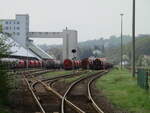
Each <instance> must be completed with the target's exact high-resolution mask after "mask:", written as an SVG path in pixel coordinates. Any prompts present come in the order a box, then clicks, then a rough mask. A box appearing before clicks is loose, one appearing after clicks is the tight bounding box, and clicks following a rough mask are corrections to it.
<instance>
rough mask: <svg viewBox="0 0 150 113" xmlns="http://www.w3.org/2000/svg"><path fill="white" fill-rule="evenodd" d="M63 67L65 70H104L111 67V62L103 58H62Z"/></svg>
mask: <svg viewBox="0 0 150 113" xmlns="http://www.w3.org/2000/svg"><path fill="white" fill-rule="evenodd" d="M63 67H64V69H66V70H71V69H79V68H82V69H93V70H104V69H110V68H112V67H113V64H111V63H108V62H107V61H106V60H105V59H104V58H85V59H82V60H70V59H66V60H64V63H63Z"/></svg>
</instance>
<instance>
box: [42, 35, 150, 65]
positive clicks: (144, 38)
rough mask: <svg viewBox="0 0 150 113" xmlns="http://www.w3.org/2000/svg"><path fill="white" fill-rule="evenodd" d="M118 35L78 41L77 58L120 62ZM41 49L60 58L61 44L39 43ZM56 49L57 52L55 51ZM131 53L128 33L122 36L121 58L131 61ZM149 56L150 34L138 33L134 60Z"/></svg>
mask: <svg viewBox="0 0 150 113" xmlns="http://www.w3.org/2000/svg"><path fill="white" fill-rule="evenodd" d="M120 44H121V41H120V37H117V36H111V37H110V38H109V39H105V38H99V39H94V40H88V41H85V42H79V48H78V53H79V59H83V58H86V57H90V56H94V57H107V58H108V59H109V61H110V62H113V63H114V64H118V63H119V62H120V57H121V56H120V51H121V49H120ZM40 47H42V49H44V50H45V51H47V52H48V53H50V54H54V56H56V58H58V59H59V58H62V57H61V56H62V46H61V45H50V46H48V45H40ZM55 51H57V52H55ZM131 53H132V37H131V36H129V35H125V36H123V54H124V55H123V58H124V60H125V61H128V62H129V63H131V57H132V56H131ZM145 55H146V56H150V35H139V36H138V37H136V62H137V64H138V63H139V62H140V59H142V58H143V57H144V56H145Z"/></svg>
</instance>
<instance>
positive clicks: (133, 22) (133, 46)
mask: <svg viewBox="0 0 150 113" xmlns="http://www.w3.org/2000/svg"><path fill="white" fill-rule="evenodd" d="M132 19H133V20H132V76H133V77H135V0H133V17H132Z"/></svg>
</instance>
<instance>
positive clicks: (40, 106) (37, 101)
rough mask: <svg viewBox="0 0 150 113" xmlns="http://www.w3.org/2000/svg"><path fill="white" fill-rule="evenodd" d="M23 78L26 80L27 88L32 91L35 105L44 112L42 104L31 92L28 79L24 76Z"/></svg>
mask: <svg viewBox="0 0 150 113" xmlns="http://www.w3.org/2000/svg"><path fill="white" fill-rule="evenodd" d="M24 80H25V81H26V83H27V85H28V88H29V90H30V91H31V93H32V95H33V97H34V99H35V101H36V103H37V105H38V106H39V108H40V110H41V112H42V113H46V112H45V110H44V108H43V107H42V105H41V104H40V102H39V100H38V99H37V97H36V95H35V93H34V92H33V90H32V88H31V87H30V84H29V82H28V80H27V79H26V78H24Z"/></svg>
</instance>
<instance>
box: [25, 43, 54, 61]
mask: <svg viewBox="0 0 150 113" xmlns="http://www.w3.org/2000/svg"><path fill="white" fill-rule="evenodd" d="M27 43H28V46H29V50H30V51H32V52H33V53H35V54H36V55H37V56H39V57H40V58H42V59H53V57H52V56H50V55H48V54H47V53H46V52H45V51H43V50H42V49H41V48H39V47H37V46H36V45H34V44H33V43H32V42H31V41H28V42H27Z"/></svg>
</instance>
